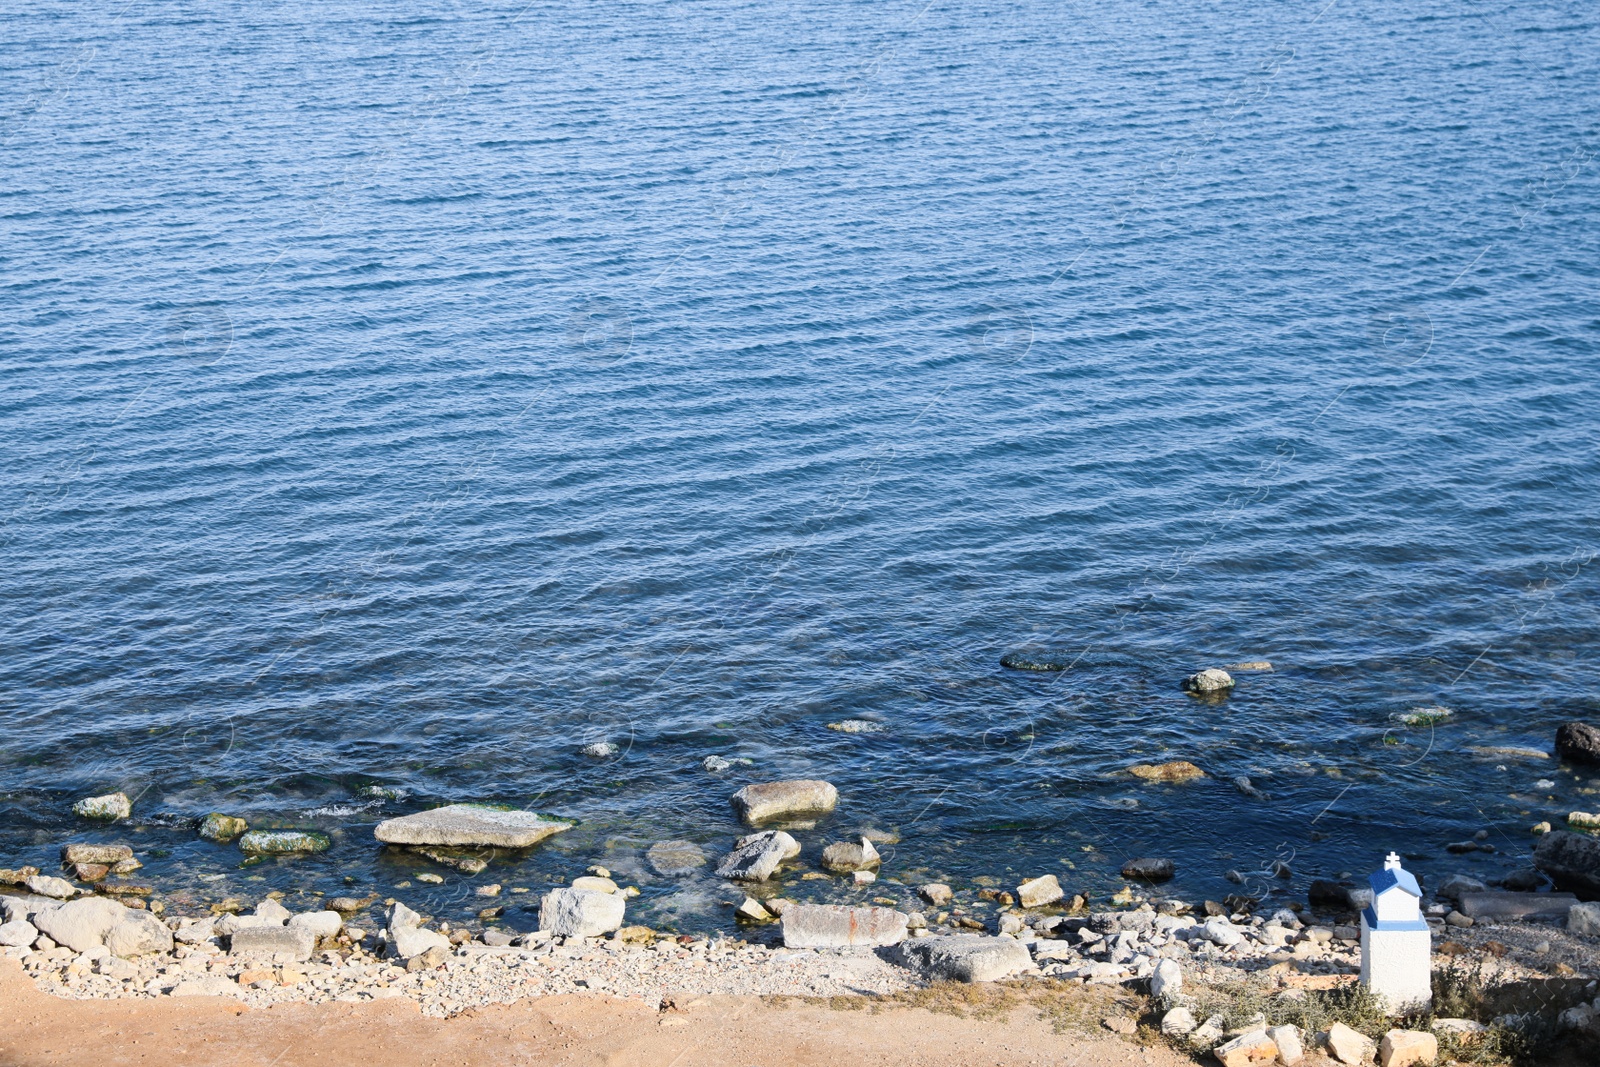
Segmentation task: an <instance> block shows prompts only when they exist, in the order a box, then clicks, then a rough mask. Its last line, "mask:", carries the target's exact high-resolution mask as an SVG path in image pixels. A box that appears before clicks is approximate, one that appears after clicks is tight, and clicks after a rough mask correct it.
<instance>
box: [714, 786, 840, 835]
mask: <svg viewBox="0 0 1600 1067" xmlns="http://www.w3.org/2000/svg"><path fill="white" fill-rule="evenodd" d="M838 803H839V791H838V790H837V789H835V788H834V787H833V785H832V783H830V782H823V781H817V780H814V779H799V780H795V781H787V782H761V783H758V784H755V785H747V786H745V787H744V788H743V789H741V790H739V791H738V792H737V793H735V794H733V797H732V804H733V810H734V811H735V812H736V813H737V814H738V816H739V818H741V819H743V820H744V821H745V823H746V824H748V825H751V826H754V825H756V824H758V823H762V822H766V821H768V820H770V819H778V818H784V817H786V816H791V815H822V814H826V813H827V812H830V811H832V810H833V809H834V808H835V807H836V806H837V805H838Z"/></svg>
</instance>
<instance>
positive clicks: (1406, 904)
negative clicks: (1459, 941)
mask: <svg viewBox="0 0 1600 1067" xmlns="http://www.w3.org/2000/svg"><path fill="white" fill-rule="evenodd" d="M1368 882H1369V884H1370V885H1371V886H1372V903H1371V904H1369V905H1368V906H1367V907H1366V908H1364V909H1363V910H1362V912H1361V984H1362V985H1364V986H1366V987H1367V988H1368V989H1370V990H1372V992H1373V993H1374V994H1375V995H1376V996H1377V997H1378V998H1379V999H1381V1000H1382V1001H1383V1002H1384V1005H1385V1007H1387V1008H1388V1010H1389V1011H1392V1012H1398V1011H1400V1010H1402V1009H1413V1008H1426V1007H1428V1006H1429V1005H1430V1004H1431V1003H1432V1002H1433V985H1432V967H1431V965H1430V962H1429V958H1430V956H1431V955H1432V951H1433V935H1432V934H1431V933H1430V932H1429V930H1428V924H1427V923H1426V922H1425V921H1424V920H1423V918H1422V909H1421V907H1419V905H1420V903H1421V901H1422V889H1421V887H1419V886H1418V885H1417V879H1416V877H1415V876H1414V875H1412V873H1411V872H1410V871H1408V870H1406V869H1405V868H1404V867H1402V866H1400V857H1399V856H1398V855H1396V854H1395V853H1393V852H1391V853H1389V856H1388V858H1387V859H1385V860H1384V861H1383V870H1381V871H1379V872H1378V873H1377V874H1374V875H1373V876H1372V877H1371V878H1370V879H1368Z"/></svg>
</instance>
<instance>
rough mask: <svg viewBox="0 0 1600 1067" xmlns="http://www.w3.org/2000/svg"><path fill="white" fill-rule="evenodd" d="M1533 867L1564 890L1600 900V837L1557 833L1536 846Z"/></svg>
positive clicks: (1566, 832)
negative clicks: (1599, 898)
mask: <svg viewBox="0 0 1600 1067" xmlns="http://www.w3.org/2000/svg"><path fill="white" fill-rule="evenodd" d="M1533 865H1534V866H1535V867H1537V868H1539V869H1540V870H1541V871H1543V872H1544V873H1545V874H1548V875H1549V876H1550V878H1551V880H1552V881H1554V882H1555V884H1556V885H1557V886H1558V887H1560V888H1562V889H1568V890H1571V891H1572V892H1574V893H1581V894H1583V895H1584V896H1586V897H1600V837H1591V836H1589V835H1588V834H1575V833H1573V832H1572V831H1570V830H1554V831H1552V832H1550V833H1548V834H1545V835H1544V836H1543V837H1541V838H1540V839H1539V843H1538V844H1536V845H1534V846H1533Z"/></svg>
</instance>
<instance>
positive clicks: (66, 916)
mask: <svg viewBox="0 0 1600 1067" xmlns="http://www.w3.org/2000/svg"><path fill="white" fill-rule="evenodd" d="M128 911H129V909H128V908H125V907H123V906H122V905H121V904H118V903H117V902H116V901H114V900H109V899H107V898H106V897H84V898H82V899H81V900H70V901H68V902H67V903H65V904H62V905H61V906H60V907H56V908H49V909H46V910H43V911H38V912H35V913H34V916H33V925H35V926H37V927H38V928H39V930H40V932H41V933H44V934H46V935H47V936H48V937H49V938H50V939H51V940H52V941H54V942H56V943H57V944H58V945H65V946H67V947H68V948H70V949H72V951H74V952H88V951H89V950H90V949H92V948H101V947H103V946H104V945H105V943H106V935H107V934H109V933H110V932H111V928H112V927H114V926H116V925H117V924H118V923H119V922H121V921H122V919H123V917H124V916H125V915H127V913H128Z"/></svg>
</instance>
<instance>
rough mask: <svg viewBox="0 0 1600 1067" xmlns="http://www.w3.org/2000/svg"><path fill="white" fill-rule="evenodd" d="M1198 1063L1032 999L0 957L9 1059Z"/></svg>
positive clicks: (3, 1052)
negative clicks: (623, 987) (308, 979)
mask: <svg viewBox="0 0 1600 1067" xmlns="http://www.w3.org/2000/svg"><path fill="white" fill-rule="evenodd" d="M1192 1062H1193V1061H1192V1060H1189V1059H1187V1058H1185V1057H1182V1056H1179V1055H1177V1054H1176V1053H1174V1052H1172V1051H1170V1050H1168V1049H1165V1048H1150V1049H1143V1048H1140V1047H1138V1046H1137V1045H1134V1044H1133V1043H1131V1042H1129V1041H1124V1040H1122V1039H1120V1038H1117V1037H1114V1036H1112V1035H1109V1034H1105V1035H1094V1036H1088V1037H1085V1036H1081V1035H1072V1034H1057V1033H1055V1032H1054V1031H1053V1030H1052V1028H1051V1026H1050V1024H1049V1023H1048V1022H1045V1021H1043V1020H1040V1019H1038V1018H1036V1017H1035V1016H1033V1014H1032V1013H1031V1012H1029V1011H1027V1010H1022V1011H1018V1012H1016V1013H1015V1014H1013V1015H1012V1017H1011V1018H1010V1019H1009V1020H1005V1021H999V1020H975V1019H960V1018H956V1017H954V1016H951V1015H944V1014H935V1013H932V1012H928V1011H924V1010H921V1009H908V1008H894V1009H888V1010H883V1011H879V1012H866V1011H835V1010H831V1009H829V1008H826V1007H817V1006H809V1005H806V1006H793V1007H775V1006H772V1005H771V1004H768V1003H765V1002H763V1001H761V1000H759V999H757V998H753V997H704V998H700V999H696V1000H691V1001H689V1002H688V1003H686V1004H684V1005H683V1006H682V1008H681V1009H678V1010H669V1011H662V1012H657V1011H654V1010H652V1009H651V1008H649V1007H648V1006H646V1005H644V1004H642V1003H640V1002H638V1001H625V1000H619V999H613V998H608V997H600V996H559V997H545V998H538V999H531V1000H524V1001H519V1002H518V1003H515V1004H509V1005H496V1006H493V1007H488V1008H482V1009H477V1010H474V1011H470V1012H467V1013H464V1014H462V1015H460V1016H457V1017H455V1018H451V1019H433V1018H427V1017H424V1016H423V1015H422V1014H421V1013H420V1011H419V1010H418V1008H417V1005H416V1003H415V1002H413V1001H408V1000H401V999H395V1000H381V1001H374V1002H371V1003H365V1004H318V1005H309V1004H281V1005H275V1006H273V1007H271V1008H265V1009H251V1008H248V1007H246V1006H245V1005H243V1004H241V1003H238V1002H237V1001H230V1000H223V999H220V998H210V997H192V998H184V999H181V1000H171V999H159V1000H132V999H124V1000H64V999H60V998H57V997H52V996H49V995H48V994H45V993H43V992H40V991H39V990H38V989H37V988H35V986H34V984H33V982H32V981H30V980H29V979H27V978H26V977H25V976H24V975H23V973H22V968H21V967H20V966H18V965H17V964H16V963H15V962H13V961H10V960H0V1065H3V1067H56V1065H62V1067H66V1065H72V1067H81V1065H82V1064H84V1063H94V1064H96V1065H98V1067H123V1065H133V1064H139V1065H145V1067H151V1065H162V1067H188V1065H195V1067H300V1065H306V1067H310V1065H317V1067H332V1065H340V1067H345V1065H367V1064H370V1065H373V1067H380V1065H381V1067H411V1065H417V1067H422V1065H428V1067H433V1065H440V1067H443V1065H446V1064H448V1065H452V1067H455V1065H462V1067H465V1065H473V1067H476V1065H479V1064H483V1065H489V1064H493V1065H495V1067H502V1065H505V1067H515V1065H521V1064H539V1065H541V1067H543V1065H547V1064H548V1065H557V1064H561V1065H566V1064H573V1065H577V1064H586V1065H587V1064H604V1065H615V1067H635V1065H637V1067H693V1065H701V1064H703V1065H707V1067H780V1065H781V1067H788V1065H795V1067H802V1065H803V1067H812V1065H816V1067H838V1065H839V1064H841V1063H849V1064H850V1065H851V1067H871V1065H877V1064H882V1065H884V1067H889V1065H895V1067H922V1065H926V1067H947V1065H948V1067H955V1065H961V1067H967V1065H972V1067H988V1065H995V1067H1000V1065H1005V1067H1011V1065H1013V1064H1015V1065H1017V1067H1022V1065H1027V1067H1041V1065H1044V1064H1049V1065H1051V1067H1056V1065H1060V1067H1178V1065H1182V1064H1192Z"/></svg>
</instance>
